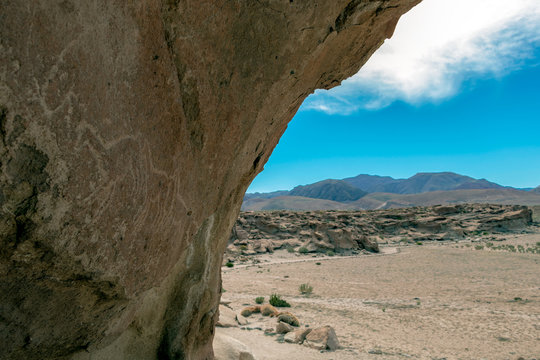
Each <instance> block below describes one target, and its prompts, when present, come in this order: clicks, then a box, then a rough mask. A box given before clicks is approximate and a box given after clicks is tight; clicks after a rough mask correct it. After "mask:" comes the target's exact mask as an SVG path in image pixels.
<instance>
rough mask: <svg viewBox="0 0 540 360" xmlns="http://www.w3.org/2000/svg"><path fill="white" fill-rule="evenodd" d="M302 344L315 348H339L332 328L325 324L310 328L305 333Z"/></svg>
mask: <svg viewBox="0 0 540 360" xmlns="http://www.w3.org/2000/svg"><path fill="white" fill-rule="evenodd" d="M304 345H306V346H308V347H310V348H313V349H317V350H327V349H328V350H336V349H338V348H339V341H338V338H337V336H336V332H335V331H334V329H333V328H332V327H331V326H328V325H327V326H323V327H320V328H316V329H313V330H311V331H310V332H309V334H307V335H306V339H305V340H304Z"/></svg>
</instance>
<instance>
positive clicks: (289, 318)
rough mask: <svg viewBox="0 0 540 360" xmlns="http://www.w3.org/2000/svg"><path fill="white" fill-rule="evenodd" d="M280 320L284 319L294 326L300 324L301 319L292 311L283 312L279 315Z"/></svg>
mask: <svg viewBox="0 0 540 360" xmlns="http://www.w3.org/2000/svg"><path fill="white" fill-rule="evenodd" d="M278 321H283V322H284V323H287V324H289V325H292V326H300V321H299V320H298V318H297V317H296V316H294V315H293V314H292V313H290V312H282V313H279V315H278Z"/></svg>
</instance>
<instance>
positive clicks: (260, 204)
mask: <svg viewBox="0 0 540 360" xmlns="http://www.w3.org/2000/svg"><path fill="white" fill-rule="evenodd" d="M354 209H357V205H349V204H345V203H341V202H337V201H332V200H323V199H311V198H307V197H301V196H279V197H275V198H270V199H247V200H244V202H243V203H242V211H260V210H354Z"/></svg>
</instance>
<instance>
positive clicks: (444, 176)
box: [343, 172, 503, 194]
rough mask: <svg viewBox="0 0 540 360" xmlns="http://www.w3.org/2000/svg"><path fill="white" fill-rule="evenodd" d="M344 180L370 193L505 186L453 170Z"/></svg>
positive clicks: (419, 191)
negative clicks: (405, 175) (453, 171)
mask: <svg viewBox="0 0 540 360" xmlns="http://www.w3.org/2000/svg"><path fill="white" fill-rule="evenodd" d="M343 180H344V181H346V182H348V183H349V184H351V185H353V186H355V187H358V188H359V189H362V190H364V191H367V192H369V193H374V192H384V193H392V194H419V193H424V192H430V191H444V190H466V189H497V188H503V186H501V185H498V184H495V183H492V182H490V181H487V180H485V179H480V180H478V179H474V178H472V177H470V176H464V175H459V174H455V173H452V172H441V173H418V174H416V175H414V176H412V177H410V178H408V179H393V178H391V177H389V176H384V177H382V176H374V175H358V176H356V177H353V178H347V179H343Z"/></svg>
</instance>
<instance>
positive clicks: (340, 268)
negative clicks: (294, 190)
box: [216, 214, 540, 360]
mask: <svg viewBox="0 0 540 360" xmlns="http://www.w3.org/2000/svg"><path fill="white" fill-rule="evenodd" d="M536 216H537V214H534V215H533V219H535V220H536V221H537V218H536ZM379 246H380V252H379V253H377V254H374V253H368V252H366V251H362V252H359V253H357V254H353V255H352V256H339V255H338V254H336V255H335V256H328V255H327V254H325V253H316V254H311V253H309V254H299V253H297V252H290V251H287V250H285V249H281V250H277V251H275V252H273V253H271V254H258V255H256V256H253V257H251V260H250V261H246V262H244V263H243V264H240V263H236V264H235V265H234V266H232V267H225V266H224V267H223V274H222V281H223V294H222V301H223V303H224V304H226V306H227V307H228V308H230V309H232V310H233V311H235V312H238V311H240V310H241V309H242V308H244V307H245V306H249V305H255V298H256V297H259V296H264V297H265V303H267V302H268V297H269V296H270V294H274V293H277V294H280V295H281V296H282V297H283V298H284V299H286V300H287V301H288V302H289V303H290V304H291V307H290V308H285V309H280V310H283V311H290V312H292V313H293V314H295V315H296V316H297V317H298V319H299V320H300V328H305V327H310V328H316V327H320V326H324V325H330V326H332V327H333V328H334V329H335V332H336V334H337V338H338V340H339V343H340V348H339V349H337V350H335V351H328V350H322V351H320V350H315V349H311V348H308V347H306V346H304V345H300V344H291V343H287V342H284V341H283V338H284V337H283V335H279V334H275V333H274V334H272V333H265V332H264V330H265V328H267V327H271V326H275V323H276V320H275V318H267V317H263V316H261V314H253V315H251V316H249V317H247V320H248V322H249V323H248V324H247V325H238V326H232V327H226V328H223V327H218V328H217V329H216V333H217V335H218V336H222V335H225V336H230V337H232V338H234V339H236V340H238V341H240V342H241V343H243V344H245V345H246V347H247V348H249V350H250V351H251V353H252V354H253V357H254V358H256V359H259V360H271V359H299V360H300V359H334V360H338V359H439V360H442V359H447V360H451V359H514V360H517V359H527V360H531V359H540V228H539V227H538V226H537V224H535V223H533V224H532V225H531V226H529V227H527V229H526V231H521V232H520V231H518V232H514V233H512V234H497V235H492V234H490V235H489V236H486V237H483V236H481V235H480V236H469V237H467V236H466V237H464V238H463V239H459V240H451V241H425V242H413V243H410V242H409V243H406V242H387V243H384V242H383V243H379ZM303 283H308V284H310V285H311V286H312V287H313V292H312V293H311V294H309V295H302V294H300V292H299V286H300V285H301V284H303ZM217 355H218V356H217V357H218V359H219V354H217Z"/></svg>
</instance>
